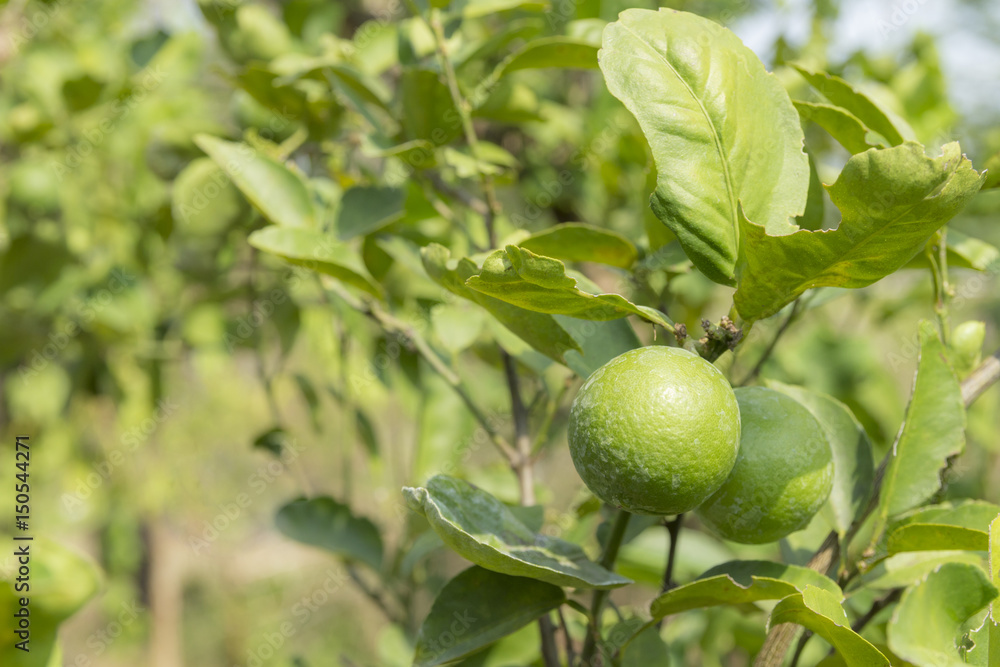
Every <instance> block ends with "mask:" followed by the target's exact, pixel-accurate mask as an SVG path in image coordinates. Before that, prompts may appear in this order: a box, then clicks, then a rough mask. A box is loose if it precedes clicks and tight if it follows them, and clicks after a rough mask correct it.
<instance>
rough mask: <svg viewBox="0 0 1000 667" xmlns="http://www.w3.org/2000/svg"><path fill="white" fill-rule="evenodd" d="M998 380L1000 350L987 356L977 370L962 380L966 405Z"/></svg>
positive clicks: (999, 378)
mask: <svg viewBox="0 0 1000 667" xmlns="http://www.w3.org/2000/svg"><path fill="white" fill-rule="evenodd" d="M998 380H1000V350H997V351H996V352H994V353H993V354H991V355H990V356H988V357H986V359H984V360H983V363H981V364H980V365H979V367H978V368H976V370H974V371H972V373H970V374H969V375H968V377H966V378H965V379H964V380H962V400H963V401H964V402H965V407H969V406H970V405H972V403H973V402H974V401H975V400H976V399H977V398H979V397H980V396H982V394H983V392H984V391H986V390H987V389H989V388H990V387H991V386H993V385H994V384H996V383H997V381H998Z"/></svg>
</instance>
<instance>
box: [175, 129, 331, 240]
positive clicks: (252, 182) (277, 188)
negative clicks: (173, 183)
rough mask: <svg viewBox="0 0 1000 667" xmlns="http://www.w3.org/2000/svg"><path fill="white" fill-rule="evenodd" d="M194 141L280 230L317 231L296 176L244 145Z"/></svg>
mask: <svg viewBox="0 0 1000 667" xmlns="http://www.w3.org/2000/svg"><path fill="white" fill-rule="evenodd" d="M194 141H195V143H196V144H198V147H199V148H201V149H202V150H203V151H205V153H207V154H208V156H209V157H210V158H212V159H213V160H215V162H216V163H217V164H218V165H219V166H220V167H222V169H223V170H224V171H225V172H226V174H228V175H229V178H231V179H232V181H233V183H235V184H236V187H238V188H239V189H240V192H242V193H243V196H245V197H246V198H247V199H248V200H249V201H250V203H251V204H253V205H254V207H255V208H256V209H257V210H258V211H260V212H261V214H262V215H263V216H264V217H265V218H267V219H268V220H269V221H270V222H273V223H274V224H276V225H280V226H282V227H300V228H305V229H312V228H315V227H316V212H315V210H314V209H313V204H312V200H311V198H310V197H309V190H308V188H306V184H305V183H304V182H303V180H302V178H301V177H300V176H299V175H298V174H296V173H295V172H293V171H292V170H290V169H289V168H288V167H286V166H285V165H283V164H281V163H279V162H276V161H274V160H272V159H271V158H269V157H267V156H265V155H262V154H260V153H258V152H257V151H255V150H254V149H253V148H251V147H250V146H249V145H247V144H244V143H233V142H230V141H223V140H222V139H217V138H216V137H212V136H209V135H207V134H199V135H197V136H196V137H195V138H194Z"/></svg>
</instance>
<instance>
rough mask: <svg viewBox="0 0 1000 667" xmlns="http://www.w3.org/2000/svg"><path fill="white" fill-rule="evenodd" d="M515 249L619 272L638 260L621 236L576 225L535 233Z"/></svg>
mask: <svg viewBox="0 0 1000 667" xmlns="http://www.w3.org/2000/svg"><path fill="white" fill-rule="evenodd" d="M518 246H520V247H521V248H523V249H525V250H530V251H531V252H533V253H535V254H536V255H545V256H546V257H555V258H556V259H563V260H566V261H569V262H598V263H600V264H607V265H608V266H617V267H618V268H620V269H628V268H631V267H632V265H633V264H635V262H636V260H637V259H638V257H639V251H638V250H637V249H636V247H635V245H633V243H632V242H631V241H629V240H628V239H627V238H625V237H624V236H622V235H621V234H619V233H617V232H612V231H610V230H607V229H602V228H600V227H594V226H593V225H586V224H583V223H580V222H568V223H565V224H562V225H556V226H555V227H550V228H549V229H546V230H544V231H541V232H537V233H535V234H532V235H531V236H529V237H528V238H526V239H524V240H523V241H521V242H520V243H518Z"/></svg>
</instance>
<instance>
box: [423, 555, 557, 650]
mask: <svg viewBox="0 0 1000 667" xmlns="http://www.w3.org/2000/svg"><path fill="white" fill-rule="evenodd" d="M565 599H566V594H565V593H563V590H562V589H561V588H559V587H558V586H553V585H552V584H547V583H545V582H543V581H537V580H534V579H526V578H524V577H511V576H508V575H506V574H499V573H497V572H491V571H490V570H486V569H483V568H481V567H477V566H473V567H470V568H469V569H467V570H465V571H463V572H461V573H460V574H459V575H458V576H456V577H455V578H454V579H452V580H451V581H449V582H448V583H447V584H445V586H444V588H442V589H441V592H440V593H438V596H437V598H436V599H435V600H434V604H433V605H432V606H431V611H430V613H429V614H428V615H427V618H426V619H424V623H423V625H422V626H421V628H420V633H419V634H418V635H417V649H416V655H415V657H414V659H413V664H414V666H415V667H433V666H434V665H443V664H446V663H449V662H451V661H453V660H457V659H459V658H463V657H465V656H467V655H470V654H471V653H475V652H476V651H478V650H480V649H482V648H485V647H486V646H489V645H490V644H492V643H493V642H495V641H497V640H498V639H501V638H502V637H505V636H507V635H509V634H510V633H512V632H514V631H515V630H517V629H519V628H521V627H523V626H525V625H527V624H528V623H530V622H532V621H534V620H535V619H536V618H538V617H539V616H542V615H543V614H545V613H547V612H549V611H551V610H553V609H555V608H556V607H558V606H559V605H561V604H562V603H563V601H565Z"/></svg>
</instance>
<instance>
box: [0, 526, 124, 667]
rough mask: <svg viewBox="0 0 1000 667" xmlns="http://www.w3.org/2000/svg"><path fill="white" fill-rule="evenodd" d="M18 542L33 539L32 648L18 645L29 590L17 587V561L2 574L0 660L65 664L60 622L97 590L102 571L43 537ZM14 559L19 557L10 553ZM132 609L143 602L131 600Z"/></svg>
mask: <svg viewBox="0 0 1000 667" xmlns="http://www.w3.org/2000/svg"><path fill="white" fill-rule="evenodd" d="M15 544H16V546H17V547H20V546H24V545H29V546H28V548H29V558H30V560H31V562H30V567H31V581H30V582H29V583H30V586H31V589H30V604H29V607H28V613H29V614H30V617H29V618H30V628H29V632H30V638H29V639H30V641H29V643H28V647H29V648H30V651H28V652H25V651H22V650H20V649H18V648H15V646H14V645H15V643H17V642H20V641H21V640H22V639H24V638H23V637H20V636H18V635H17V634H15V633H16V632H17V631H18V630H21V628H19V625H18V618H17V617H15V616H14V614H15V613H18V612H19V611H20V610H21V609H22V607H21V604H20V599H21V598H22V597H24V596H25V591H23V590H22V591H17V590H15V589H14V586H15V581H14V575H15V574H16V573H17V568H16V567H15V568H13V569H12V570H11V571H10V574H9V575H7V577H8V580H0V619H2V620H0V631H2V632H3V636H4V640H3V642H2V643H0V664H3V665H11V666H12V667H13V666H14V665H17V666H18V667H55V666H56V665H62V664H63V662H62V660H61V659H59V655H60V650H59V645H58V634H57V633H58V629H59V625H60V624H61V623H62V622H63V621H65V620H66V619H67V618H69V617H70V616H72V615H73V614H74V613H76V611H77V610H78V609H80V608H81V607H82V606H83V605H84V604H86V602H87V601H88V600H90V599H91V598H92V597H94V595H95V594H96V593H97V592H98V589H99V588H100V585H101V575H100V572H99V570H98V569H97V566H96V565H94V563H93V562H92V561H91V560H90V559H88V558H84V557H82V556H80V555H78V554H77V553H76V552H75V551H72V550H70V549H68V548H66V547H64V546H62V545H61V544H59V543H57V542H53V541H51V540H47V539H45V538H39V537H36V539H34V540H33V541H31V542H27V541H25V542H17V543H15ZM12 550H13V549H12ZM14 561H16V559H12V562H14ZM22 583H23V582H22ZM132 610H136V611H142V608H141V607H137V606H136V605H131V606H130V607H129V611H130V612H131V611H132ZM128 619H131V620H134V619H135V616H126V617H123V618H122V619H121V620H122V622H124V621H125V620H128Z"/></svg>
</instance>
